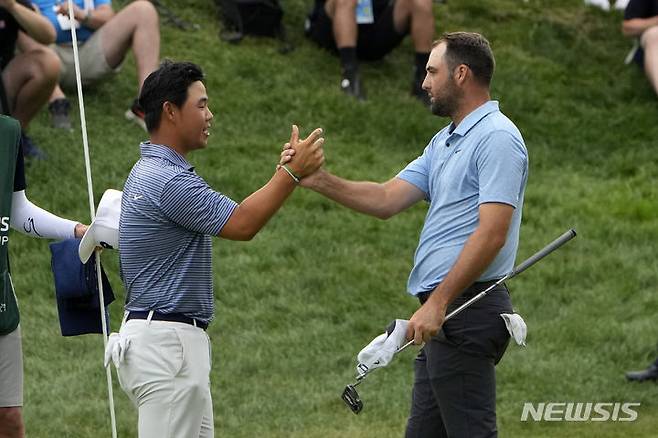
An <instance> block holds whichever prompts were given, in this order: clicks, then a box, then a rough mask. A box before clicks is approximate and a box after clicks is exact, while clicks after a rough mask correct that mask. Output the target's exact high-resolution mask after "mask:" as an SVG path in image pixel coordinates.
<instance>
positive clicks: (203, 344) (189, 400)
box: [117, 319, 214, 438]
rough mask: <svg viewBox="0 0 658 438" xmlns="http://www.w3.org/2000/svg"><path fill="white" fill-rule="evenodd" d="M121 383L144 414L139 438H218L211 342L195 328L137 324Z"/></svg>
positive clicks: (129, 325) (132, 325)
mask: <svg viewBox="0 0 658 438" xmlns="http://www.w3.org/2000/svg"><path fill="white" fill-rule="evenodd" d="M119 334H120V336H121V338H123V339H126V340H128V344H127V345H126V348H127V349H126V351H124V357H123V360H122V361H121V362H120V363H119V364H118V365H119V366H118V369H117V373H118V375H119V383H120V385H121V388H122V389H123V390H124V392H125V393H126V394H128V397H130V399H131V400H132V402H133V403H134V404H135V406H136V407H137V409H138V411H139V426H138V429H139V438H197V437H199V438H212V437H213V436H214V424H213V409H212V398H211V395H210V366H211V364H210V339H209V338H208V335H207V334H206V332H205V331H203V330H202V329H200V328H197V327H194V326H192V325H189V324H185V323H180V322H168V321H148V320H139V319H133V320H130V321H126V322H124V324H123V325H122V327H121V330H120V332H119Z"/></svg>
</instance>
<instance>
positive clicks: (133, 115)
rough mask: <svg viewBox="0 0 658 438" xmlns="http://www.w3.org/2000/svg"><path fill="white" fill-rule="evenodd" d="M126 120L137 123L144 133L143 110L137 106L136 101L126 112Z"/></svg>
mask: <svg viewBox="0 0 658 438" xmlns="http://www.w3.org/2000/svg"><path fill="white" fill-rule="evenodd" d="M126 119H128V120H131V121H133V122H135V123H137V124H138V125H139V126H140V127H141V128H142V129H143V130H144V131H146V123H145V122H144V110H143V109H142V107H141V106H140V105H139V102H138V101H137V99H135V100H134V101H133V104H132V106H131V107H130V108H128V110H127V111H126Z"/></svg>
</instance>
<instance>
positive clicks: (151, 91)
mask: <svg viewBox="0 0 658 438" xmlns="http://www.w3.org/2000/svg"><path fill="white" fill-rule="evenodd" d="M196 81H202V82H203V71H201V67H199V66H198V65H196V64H193V63H191V62H174V61H170V60H164V61H163V62H162V64H160V67H158V69H157V70H156V71H154V72H153V73H151V74H150V75H148V77H147V78H146V79H145V80H144V84H143V85H142V92H141V93H140V94H139V100H138V103H139V106H141V107H142V110H144V122H145V123H146V129H147V130H148V132H153V131H154V130H156V129H158V127H159V126H160V116H161V115H162V105H163V104H164V103H165V102H171V103H173V104H174V105H176V106H178V107H181V106H183V104H184V103H185V101H186V100H187V89H188V88H189V86H190V84H192V83H193V82H196Z"/></svg>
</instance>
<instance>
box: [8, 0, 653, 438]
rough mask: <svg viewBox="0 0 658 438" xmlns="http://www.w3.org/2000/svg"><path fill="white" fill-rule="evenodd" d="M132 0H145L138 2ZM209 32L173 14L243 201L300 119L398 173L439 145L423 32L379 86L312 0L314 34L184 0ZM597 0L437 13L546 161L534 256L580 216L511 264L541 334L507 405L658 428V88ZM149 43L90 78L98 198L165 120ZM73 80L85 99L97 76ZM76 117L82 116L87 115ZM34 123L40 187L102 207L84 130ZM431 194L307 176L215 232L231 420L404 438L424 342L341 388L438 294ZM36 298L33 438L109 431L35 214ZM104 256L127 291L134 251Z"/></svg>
mask: <svg viewBox="0 0 658 438" xmlns="http://www.w3.org/2000/svg"><path fill="white" fill-rule="evenodd" d="M119 3H120V4H122V3H123V2H119ZM167 3H168V4H171V5H172V6H173V9H174V10H175V12H176V13H178V14H180V15H181V16H182V17H183V18H185V19H188V20H190V21H193V22H196V23H199V24H200V25H201V30H200V31H198V32H181V31H179V30H176V29H173V28H172V27H170V26H166V25H163V26H162V46H163V49H162V55H163V57H164V56H166V57H171V58H175V59H186V60H191V61H195V62H197V63H199V64H201V65H202V66H203V67H204V69H205V71H206V73H207V76H208V80H207V86H208V90H209V95H210V97H211V108H212V109H213V111H214V113H215V122H214V128H213V136H212V137H211V141H210V145H209V148H208V149H207V150H205V151H201V152H198V153H195V154H193V155H192V156H191V160H192V161H193V162H194V164H195V165H196V166H197V170H198V172H199V173H200V174H201V175H202V176H203V177H204V178H206V179H207V181H208V182H209V183H210V184H211V185H212V186H213V187H216V188H217V189H219V190H221V191H222V192H224V193H226V194H228V195H230V196H231V197H233V198H234V199H237V200H241V199H242V198H243V197H245V196H246V195H248V194H250V193H251V192H252V191H254V190H256V189H257V188H259V187H260V186H261V185H262V184H263V183H265V181H266V180H267V179H268V178H269V177H270V175H271V174H272V172H273V170H274V165H275V163H276V161H277V157H278V152H279V150H280V146H281V144H282V143H283V142H284V141H285V140H286V138H287V137H288V135H289V129H290V124H291V123H293V122H294V123H298V124H299V125H300V126H301V127H302V129H303V131H304V132H309V130H310V129H312V128H314V127H316V126H322V127H323V128H324V129H325V132H326V138H327V142H326V156H327V167H328V168H329V169H330V170H331V171H333V172H335V173H337V174H339V175H342V176H345V177H349V178H356V179H373V180H385V179H388V178H390V177H391V176H393V175H395V173H396V172H397V171H398V170H399V169H401V168H402V167H403V166H404V165H405V164H406V163H407V162H409V161H411V160H412V159H413V158H415V157H416V156H417V155H419V154H420V153H421V151H422V149H423V147H424V146H425V144H426V142H427V141H428V140H429V139H430V138H431V136H432V135H433V134H434V133H435V132H436V131H437V130H438V129H440V128H441V127H442V126H443V125H445V124H446V123H447V122H448V121H447V120H440V119H437V118H436V117H433V116H432V115H430V114H429V113H428V112H427V111H426V110H425V109H424V108H422V107H421V105H419V104H418V103H417V102H416V101H415V100H413V99H412V98H410V97H409V96H408V95H407V93H408V87H409V85H410V83H409V82H410V79H411V69H410V67H411V60H412V55H413V49H412V46H411V42H410V40H409V39H407V40H405V42H404V43H403V45H402V47H400V48H399V49H398V50H396V51H395V52H394V53H392V54H391V55H390V56H389V57H387V58H386V59H385V60H383V61H381V62H378V63H373V64H368V65H365V66H364V67H363V77H364V81H365V85H366V87H367V90H368V93H369V100H368V102H366V103H363V104H356V103H355V102H353V101H352V100H350V99H348V98H346V97H345V96H343V95H342V93H341V92H340V90H339V89H338V75H339V67H338V62H337V60H336V59H335V58H333V57H331V56H329V55H328V54H327V53H325V52H322V51H320V50H318V49H316V48H315V47H314V46H313V45H311V44H310V43H309V42H308V41H306V40H305V39H304V37H303V35H302V29H301V23H302V20H303V16H304V14H305V11H306V8H307V6H308V5H307V4H305V3H310V2H303V1H301V0H289V1H287V2H286V7H287V16H286V21H287V23H288V25H289V28H290V29H289V30H290V33H291V36H292V39H293V41H294V43H295V44H296V46H297V49H296V50H295V51H294V52H293V53H291V54H289V55H286V56H284V55H280V54H279V53H278V52H277V47H278V46H277V44H276V42H273V41H272V40H267V39H251V38H248V39H246V40H245V41H243V42H242V43H241V44H240V45H237V46H233V45H228V44H226V43H223V42H221V41H219V39H218V38H217V32H218V25H217V23H216V20H215V11H214V9H213V6H212V2H210V1H201V0H194V1H187V2H185V3H184V4H183V3H182V2H181V3H177V2H172V1H169V2H167ZM581 3H582V2H581V1H578V0H571V1H566V0H560V1H557V0H555V1H547V0H543V1H538V0H529V1H527V2H520V1H518V0H486V1H485V0H462V1H450V2H448V4H447V5H440V6H438V5H437V6H435V16H436V23H437V32H443V31H446V30H460V29H467V30H474V31H479V32H482V33H484V34H485V35H486V36H487V37H488V38H489V39H490V40H491V42H492V44H493V48H494V51H495V54H496V57H497V63H498V65H497V72H496V76H495V78H494V85H493V96H494V98H496V99H499V100H500V101H501V107H502V110H503V111H504V112H505V113H506V114H507V115H508V116H509V117H510V118H511V119H512V120H514V121H515V122H516V124H517V125H518V126H519V128H520V130H521V132H522V133H523V135H524V137H525V140H526V143H527V146H528V149H529V153H530V160H531V161H530V163H531V165H530V166H531V174H530V181H529V185H528V188H527V192H526V205H525V210H524V218H523V225H522V229H521V244H520V248H519V257H518V260H523V259H524V258H526V257H527V256H529V255H530V254H532V253H533V252H535V251H536V250H538V249H539V248H541V247H542V246H544V245H545V244H546V243H547V242H549V241H550V240H552V239H553V238H555V237H556V236H558V235H559V234H561V233H562V232H563V231H564V230H566V229H567V228H570V227H574V228H576V229H577V230H578V232H579V237H578V238H577V239H576V240H575V241H574V242H572V243H570V244H569V245H568V246H566V247H565V248H564V249H562V250H560V251H559V252H558V253H556V254H554V255H552V256H551V257H550V258H548V259H547V260H545V261H543V262H542V263H540V264H538V265H537V266H536V267H533V268H532V269H531V270H529V271H528V272H527V273H524V274H523V275H522V276H520V277H519V278H518V279H515V280H513V281H512V282H510V285H511V288H512V293H513V299H514V305H515V308H516V309H517V310H518V311H519V312H520V313H522V314H523V316H524V317H525V319H526V322H527V323H528V326H529V338H528V347H527V348H526V349H523V350H522V349H518V348H516V347H510V349H509V350H508V352H507V354H506V357H505V358H504V359H503V361H502V362H501V364H500V365H499V367H498V424H499V429H500V432H501V436H510V437H573V436H578V437H590V436H591V437H594V436H596V437H618V436H633V437H650V436H655V431H656V430H658V406H657V404H656V386H655V385H653V384H643V385H636V384H629V383H627V382H626V381H625V380H624V378H623V372H624V371H625V370H628V369H633V368H640V367H643V366H646V365H647V364H648V363H649V362H650V361H651V360H652V359H653V357H654V356H655V351H654V349H653V347H654V345H655V344H656V340H657V337H658V330H656V312H657V309H658V294H656V283H658V263H657V262H656V254H655V246H656V243H655V242H656V241H658V219H657V218H658V184H657V177H658V159H657V158H656V149H655V147H656V139H658V123H656V121H657V117H658V100H657V99H656V96H655V95H654V94H653V92H652V91H651V89H650V87H649V85H648V84H647V83H646V81H645V79H644V77H643V75H642V73H641V72H640V71H639V70H638V69H637V68H635V67H633V66H631V67H627V66H624V65H623V64H622V60H623V58H624V56H625V53H626V51H627V49H628V48H629V46H630V43H629V42H628V41H626V40H624V39H623V38H622V37H621V36H620V31H619V27H620V24H619V23H620V20H621V16H620V14H618V13H613V14H606V13H604V12H602V11H598V10H595V9H591V8H585V7H584V6H582V5H581ZM135 88H136V87H135V70H134V63H133V62H132V59H128V61H127V62H126V65H125V66H124V68H123V71H122V73H121V74H120V75H119V76H117V77H116V78H115V79H114V80H112V81H110V82H107V83H104V84H102V85H100V86H98V87H96V88H94V89H90V90H87V91H86V94H85V103H86V110H87V118H88V120H87V121H88V129H89V141H90V147H91V158H92V167H93V177H94V192H95V196H96V200H97V201H98V199H100V195H101V193H102V192H103V191H104V190H105V189H106V188H119V189H120V188H121V187H122V186H123V182H124V180H125V177H126V176H127V174H128V172H129V170H130V168H131V166H132V164H133V163H134V161H136V160H137V158H138V143H139V141H140V140H142V139H144V137H145V136H144V133H143V132H141V131H140V130H139V129H138V128H137V127H133V126H132V125H130V124H127V122H125V121H124V120H123V111H124V110H125V109H126V108H127V107H128V106H129V104H130V103H131V101H132V99H133V98H134V95H135V93H136V90H135ZM71 97H72V98H73V99H74V101H75V97H74V95H71ZM74 120H75V122H76V123H77V122H78V117H77V115H74ZM31 134H32V135H33V137H34V138H35V139H36V140H37V141H38V143H39V144H40V145H41V146H42V147H43V148H44V149H45V150H46V151H47V152H48V154H49V156H50V158H49V160H48V161H45V162H39V163H33V164H32V165H31V166H30V167H29V169H28V174H27V176H28V183H29V189H28V192H29V196H30V199H31V200H32V201H34V202H35V203H37V204H38V205H41V206H43V207H44V208H47V209H50V210H52V211H54V212H57V213H59V214H61V215H65V216H68V217H72V218H78V219H79V220H81V221H88V207H87V194H86V189H85V184H86V179H85V175H84V166H83V159H82V146H81V145H82V143H81V135H80V133H79V130H77V131H76V132H74V133H71V134H68V133H62V132H58V131H54V130H53V129H51V128H50V127H49V121H48V117H47V115H46V114H45V113H44V114H41V115H40V116H39V118H38V119H37V120H36V121H35V123H34V124H33V126H32V127H31ZM425 212H426V207H425V206H423V205H419V206H416V207H414V208H412V209H411V210H410V211H408V212H405V213H404V214H401V215H399V216H398V217H395V218H393V219H391V220H389V221H386V222H383V221H379V220H376V219H372V218H368V217H365V216H360V215H357V214H355V213H352V212H350V211H348V210H346V209H343V208H341V207H338V206H336V205H334V204H333V203H331V202H329V201H327V200H325V199H324V198H322V197H320V196H319V195H317V194H314V193H310V192H304V191H303V190H298V192H297V193H295V194H294V196H293V197H292V198H291V199H290V200H289V201H288V203H287V204H286V206H285V207H284V208H283V209H282V210H281V212H280V213H279V214H278V215H277V216H276V217H275V218H274V219H273V220H272V221H271V223H270V224H268V226H267V227H266V228H265V229H264V230H263V231H262V232H261V233H260V234H259V235H258V236H257V237H256V238H255V239H254V240H253V241H252V242H249V243H236V242H228V241H219V240H217V241H216V242H215V245H214V256H215V266H214V273H215V274H214V275H215V285H216V287H215V293H216V299H217V316H216V320H215V322H214V323H213V324H212V325H211V327H210V329H209V334H210V336H211V337H212V339H213V361H214V364H213V372H212V380H213V386H212V390H213V397H214V403H215V423H216V434H217V436H219V437H229V438H240V437H245V438H253V437H272V438H275V437H282V438H283V437H286V438H287V437H294V438H297V437H299V438H302V437H303V438H307V437H317V438H332V437H347V436H349V437H355V438H357V437H364V438H365V437H400V436H402V435H403V430H404V425H405V418H406V414H407V412H408V406H409V399H410V391H411V384H412V371H411V369H412V367H411V363H412V361H413V354H412V353H411V352H405V353H404V354H402V355H401V356H400V357H399V358H398V359H397V360H396V361H395V362H394V363H393V364H392V365H390V366H389V367H388V369H386V370H383V371H380V372H378V373H376V374H375V375H373V376H371V377H370V378H369V379H368V381H367V383H365V384H364V385H363V386H361V387H360V392H361V395H362V398H363V399H364V401H365V410H364V412H363V413H362V414H361V415H359V416H358V417H357V416H354V415H353V414H351V413H350V412H349V411H348V410H347V409H346V408H345V406H343V404H342V402H341V401H340V399H339V395H340V392H341V390H342V389H343V387H344V385H345V384H346V383H348V382H350V381H351V379H352V378H353V375H354V365H355V355H356V353H357V352H358V351H359V350H360V349H361V348H362V347H363V346H364V345H365V344H366V343H367V342H369V341H370V340H371V339H372V338H373V337H374V336H375V335H377V334H379V333H380V332H381V331H382V330H383V328H384V327H385V325H386V324H387V323H388V322H389V321H390V320H391V319H393V318H396V317H398V318H400V317H408V316H409V315H411V313H412V312H413V311H414V309H415V308H416V306H417V304H416V302H415V300H414V299H412V298H409V297H407V296H406V295H405V293H404V289H405V283H406V279H407V274H408V272H409V270H410V268H411V263H412V256H413V251H414V249H415V245H416V243H417V238H418V234H419V232H420V228H421V225H422V222H423V219H424V215H425ZM11 257H12V268H13V270H14V278H15V284H16V289H17V293H18V296H19V299H20V305H21V310H22V318H23V320H22V321H23V322H22V327H23V334H24V354H25V374H26V377H25V382H26V383H25V389H26V394H25V409H24V413H25V418H26V423H27V429H28V436H30V437H37V438H40V437H92V436H109V435H110V433H109V416H108V408H107V396H106V388H105V374H104V371H103V368H102V365H101V362H102V340H101V338H100V337H98V336H84V337H78V338H63V337H61V336H60V335H59V328H58V323H57V314H56V309H55V302H54V290H53V283H52V277H51V274H50V269H49V251H48V246H47V242H45V241H39V240H35V239H30V238H27V237H24V236H22V235H19V234H18V233H13V234H12V244H11ZM103 262H104V264H105V267H106V270H107V271H108V273H109V275H110V278H111V280H112V283H113V285H114V289H115V292H116V293H117V295H118V301H117V302H116V303H115V304H113V305H112V307H111V312H112V327H113V329H114V330H117V329H118V327H119V323H120V316H121V312H122V308H121V302H122V300H123V297H124V293H123V290H122V288H121V286H120V285H121V282H120V279H119V277H118V258H117V254H116V253H112V252H106V253H105V254H104V255H103ZM114 392H115V401H116V405H117V417H118V425H119V436H121V437H134V436H136V432H135V431H136V413H135V410H134V409H133V407H132V406H131V405H130V402H129V401H128V399H127V397H126V396H125V395H124V394H123V393H122V391H121V390H120V388H119V387H118V385H117V384H116V379H115V386H114ZM526 401H534V402H541V401H545V402H549V401H557V402H561V401H564V402H567V401H583V402H587V401H602V402H608V401H610V402H614V401H633V402H640V403H641V407H640V408H639V410H638V412H639V418H638V421H637V422H635V423H618V422H606V423H592V422H587V423H580V424H575V423H547V422H539V423H534V422H532V423H523V422H521V421H520V416H521V410H522V406H523V403H524V402H526Z"/></svg>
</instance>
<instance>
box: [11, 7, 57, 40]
mask: <svg viewBox="0 0 658 438" xmlns="http://www.w3.org/2000/svg"><path fill="white" fill-rule="evenodd" d="M12 14H13V16H14V18H15V19H16V21H17V22H18V24H20V26H21V27H22V28H23V29H24V30H25V33H27V34H28V35H29V36H31V37H32V38H34V39H35V40H36V41H38V42H39V43H41V44H52V43H54V42H55V38H56V36H57V34H56V32H55V28H54V27H53V25H52V24H51V23H50V21H48V19H47V18H46V17H44V16H42V15H40V14H39V13H37V12H36V11H34V10H32V9H30V8H28V7H27V6H23V5H22V4H20V3H17V4H16V5H15V6H14V8H13V10H12Z"/></svg>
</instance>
